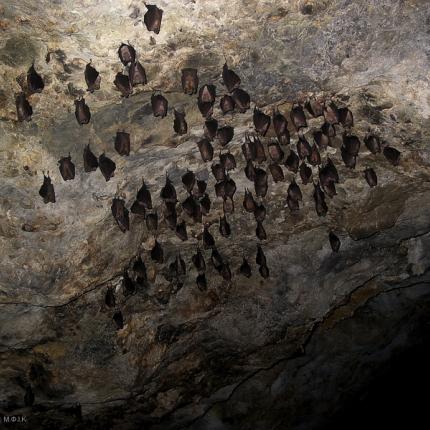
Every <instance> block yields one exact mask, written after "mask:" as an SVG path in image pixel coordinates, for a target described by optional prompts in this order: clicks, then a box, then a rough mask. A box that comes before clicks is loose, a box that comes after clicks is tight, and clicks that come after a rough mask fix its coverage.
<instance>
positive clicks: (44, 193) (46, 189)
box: [39, 173, 55, 204]
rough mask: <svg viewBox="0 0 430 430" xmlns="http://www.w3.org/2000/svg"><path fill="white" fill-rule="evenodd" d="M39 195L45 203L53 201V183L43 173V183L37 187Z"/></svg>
mask: <svg viewBox="0 0 430 430" xmlns="http://www.w3.org/2000/svg"><path fill="white" fill-rule="evenodd" d="M39 195H40V197H42V198H43V202H44V203H45V204H46V203H55V191H54V185H53V184H52V181H51V178H50V177H49V173H48V176H45V174H43V184H42V186H41V187H40V189H39Z"/></svg>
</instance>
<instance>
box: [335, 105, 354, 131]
mask: <svg viewBox="0 0 430 430" xmlns="http://www.w3.org/2000/svg"><path fill="white" fill-rule="evenodd" d="M337 113H338V118H339V122H340V123H341V124H342V125H343V126H344V127H354V117H353V115H352V112H351V111H350V110H349V109H348V108H347V107H343V108H339V109H338V111H337Z"/></svg>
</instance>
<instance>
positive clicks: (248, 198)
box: [243, 189, 257, 213]
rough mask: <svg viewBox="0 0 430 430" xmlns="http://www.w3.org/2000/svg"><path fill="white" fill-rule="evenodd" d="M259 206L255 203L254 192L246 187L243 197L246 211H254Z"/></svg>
mask: <svg viewBox="0 0 430 430" xmlns="http://www.w3.org/2000/svg"><path fill="white" fill-rule="evenodd" d="M256 207H257V203H255V200H254V197H253V196H252V193H251V192H250V191H248V190H247V189H245V196H244V198H243V208H244V209H245V210H246V212H249V213H251V212H252V213H253V212H254V211H255V209H256Z"/></svg>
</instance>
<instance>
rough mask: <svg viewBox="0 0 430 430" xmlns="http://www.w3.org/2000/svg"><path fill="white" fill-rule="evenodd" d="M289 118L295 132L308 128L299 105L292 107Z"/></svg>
mask: <svg viewBox="0 0 430 430" xmlns="http://www.w3.org/2000/svg"><path fill="white" fill-rule="evenodd" d="M290 117H291V121H292V122H293V124H294V127H296V130H299V129H300V128H303V127H307V126H308V124H307V122H306V116H305V113H304V111H303V108H302V107H301V106H300V105H295V106H293V108H292V109H291V113H290Z"/></svg>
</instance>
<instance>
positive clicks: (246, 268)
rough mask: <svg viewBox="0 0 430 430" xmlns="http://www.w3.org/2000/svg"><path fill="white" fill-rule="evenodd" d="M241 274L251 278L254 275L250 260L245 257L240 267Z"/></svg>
mask: <svg viewBox="0 0 430 430" xmlns="http://www.w3.org/2000/svg"><path fill="white" fill-rule="evenodd" d="M239 272H240V274H241V275H243V276H245V277H247V278H250V277H251V275H252V270H251V266H250V265H249V263H248V260H247V259H246V258H245V257H243V260H242V264H241V265H240V268H239Z"/></svg>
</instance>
